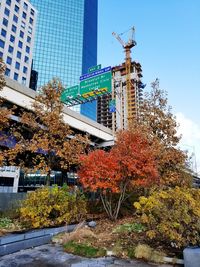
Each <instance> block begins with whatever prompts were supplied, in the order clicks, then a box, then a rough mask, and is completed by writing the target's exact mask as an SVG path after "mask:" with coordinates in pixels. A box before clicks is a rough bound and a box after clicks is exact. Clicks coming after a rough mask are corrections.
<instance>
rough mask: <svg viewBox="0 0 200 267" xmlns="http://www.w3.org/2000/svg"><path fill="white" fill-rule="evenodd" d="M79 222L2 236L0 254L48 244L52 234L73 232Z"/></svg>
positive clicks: (0, 238)
mask: <svg viewBox="0 0 200 267" xmlns="http://www.w3.org/2000/svg"><path fill="white" fill-rule="evenodd" d="M76 226H77V224H72V225H67V226H62V227H57V228H47V229H39V230H33V231H28V232H26V233H23V234H9V235H6V236H4V237H0V256H4V255H7V254H10V253H14V252H17V251H20V250H22V249H27V248H31V247H36V246H40V245H44V244H47V243H49V242H50V241H51V238H52V236H54V235H56V234H59V233H62V232H72V231H73V230H74V228H75V227H76Z"/></svg>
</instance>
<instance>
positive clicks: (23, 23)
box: [21, 21, 26, 29]
mask: <svg viewBox="0 0 200 267" xmlns="http://www.w3.org/2000/svg"><path fill="white" fill-rule="evenodd" d="M25 26H26V24H25V22H24V21H22V24H21V27H22V28H23V29H25Z"/></svg>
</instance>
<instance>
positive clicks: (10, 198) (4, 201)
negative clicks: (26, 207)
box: [0, 193, 26, 212]
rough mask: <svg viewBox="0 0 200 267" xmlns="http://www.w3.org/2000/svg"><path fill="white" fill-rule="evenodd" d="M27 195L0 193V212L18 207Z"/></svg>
mask: <svg viewBox="0 0 200 267" xmlns="http://www.w3.org/2000/svg"><path fill="white" fill-rule="evenodd" d="M25 197H26V193H0V212H1V211H6V210H9V209H12V208H15V207H17V206H18V205H19V204H18V202H19V201H20V200H22V199H24V198H25Z"/></svg>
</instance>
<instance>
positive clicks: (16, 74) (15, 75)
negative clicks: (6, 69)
mask: <svg viewBox="0 0 200 267" xmlns="http://www.w3.org/2000/svg"><path fill="white" fill-rule="evenodd" d="M18 77H19V74H18V73H16V72H15V73H14V80H15V81H17V80H18Z"/></svg>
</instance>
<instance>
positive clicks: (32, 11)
mask: <svg viewBox="0 0 200 267" xmlns="http://www.w3.org/2000/svg"><path fill="white" fill-rule="evenodd" d="M34 14H35V12H34V10H33V9H32V8H31V15H33V16H34Z"/></svg>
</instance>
